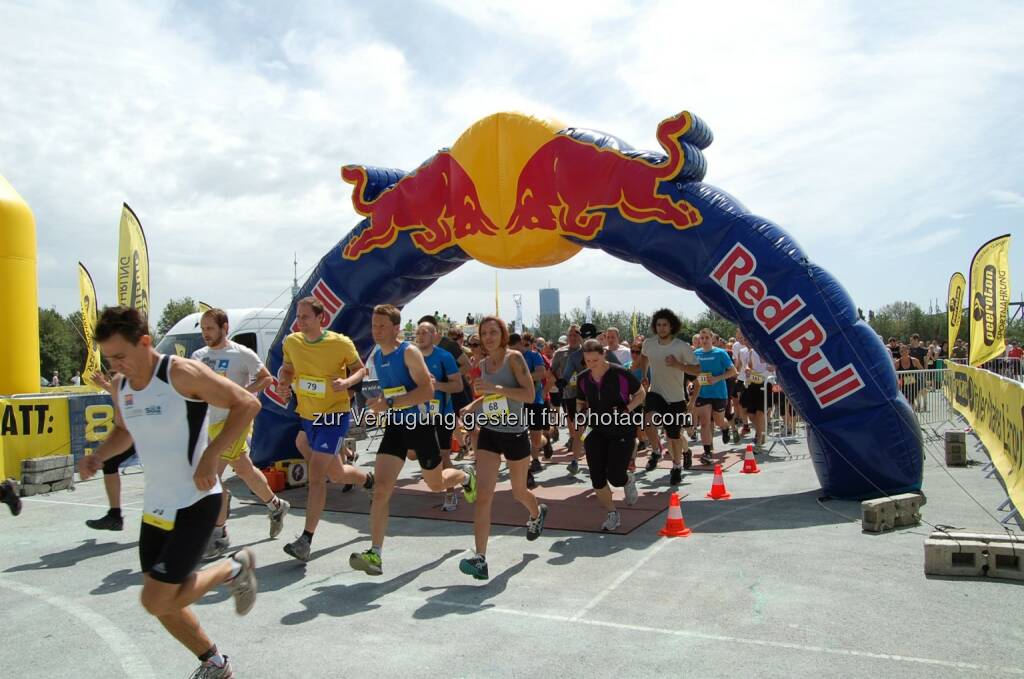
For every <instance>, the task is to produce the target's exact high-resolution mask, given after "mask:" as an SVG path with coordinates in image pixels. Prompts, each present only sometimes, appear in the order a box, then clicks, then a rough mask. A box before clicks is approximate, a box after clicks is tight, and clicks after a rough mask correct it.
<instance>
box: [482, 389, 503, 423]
mask: <svg viewBox="0 0 1024 679" xmlns="http://www.w3.org/2000/svg"><path fill="white" fill-rule="evenodd" d="M483 410H484V415H486V416H487V417H489V418H494V417H501V416H503V415H508V399H507V398H505V397H504V396H502V395H501V394H488V395H487V396H484V403H483Z"/></svg>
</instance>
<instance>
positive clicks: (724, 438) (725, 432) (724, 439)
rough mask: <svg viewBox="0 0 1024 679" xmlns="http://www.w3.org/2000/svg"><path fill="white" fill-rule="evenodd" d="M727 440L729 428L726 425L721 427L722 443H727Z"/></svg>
mask: <svg viewBox="0 0 1024 679" xmlns="http://www.w3.org/2000/svg"><path fill="white" fill-rule="evenodd" d="M728 442H729V428H728V427H722V443H728Z"/></svg>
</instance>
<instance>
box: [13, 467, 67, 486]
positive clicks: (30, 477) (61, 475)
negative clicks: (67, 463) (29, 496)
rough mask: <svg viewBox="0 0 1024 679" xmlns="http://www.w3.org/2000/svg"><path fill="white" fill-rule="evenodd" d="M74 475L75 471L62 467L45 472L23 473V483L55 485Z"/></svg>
mask: <svg viewBox="0 0 1024 679" xmlns="http://www.w3.org/2000/svg"><path fill="white" fill-rule="evenodd" d="M73 474H74V469H73V468H71V467H60V468H58V469H51V470H49V471H45V472H23V473H22V475H21V482H22V483H33V484H39V483H53V482H54V481H60V480H62V479H70V478H71V477H72V475H73Z"/></svg>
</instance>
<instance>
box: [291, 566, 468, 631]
mask: <svg viewBox="0 0 1024 679" xmlns="http://www.w3.org/2000/svg"><path fill="white" fill-rule="evenodd" d="M463 551H464V550H461V549H453V550H450V551H449V552H447V553H446V554H444V555H443V556H441V557H439V558H437V559H435V560H433V561H431V562H429V563H426V564H424V565H422V566H420V567H419V568H415V569H413V570H411V571H408V572H406V573H403V574H402V575H399V576H398V577H395V578H392V579H390V580H385V581H383V582H380V581H376V582H373V581H370V582H358V583H356V584H354V585H329V586H327V587H317V588H316V589H315V590H313V591H314V592H316V594H314V595H313V596H310V597H306V598H305V599H303V600H302V601H301V602H300V603H301V604H302V605H303V606H304V607H305V609H304V610H301V611H295V612H293V613H289V614H288V615H286V616H284V617H283V618H281V623H282V624H284V625H301V624H302V623H305V622H310V621H311V620H315V619H316V618H317V617H319V616H320V615H329V616H331V617H335V618H343V617H347V616H349V615H355V614H356V613H363V612H365V611H372V610H374V609H377V608H380V604H376V603H374V602H375V601H376V600H377V599H380V598H381V597H383V596H386V595H388V594H392V593H394V592H397V591H398V590H400V589H402V588H403V587H405V586H406V585H408V584H410V583H412V581H413V580H415V579H416V578H418V577H419V576H420V575H422V574H424V573H426V572H428V571H431V570H433V569H435V568H437V567H438V566H440V565H441V564H442V563H444V562H445V561H447V560H448V559H450V558H452V557H453V556H455V555H456V554H461V553H463Z"/></svg>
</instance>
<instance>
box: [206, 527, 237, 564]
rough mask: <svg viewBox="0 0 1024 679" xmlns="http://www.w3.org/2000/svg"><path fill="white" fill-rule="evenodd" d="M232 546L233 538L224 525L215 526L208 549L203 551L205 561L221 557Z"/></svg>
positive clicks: (207, 544) (207, 545)
mask: <svg viewBox="0 0 1024 679" xmlns="http://www.w3.org/2000/svg"><path fill="white" fill-rule="evenodd" d="M230 546H231V539H230V538H228V533H227V531H226V530H224V527H223V526H215V527H214V529H213V534H211V535H210V541H209V542H208V543H206V551H205V552H203V561H210V560H211V559H219V558H220V557H222V556H224V555H225V554H226V553H227V551H228V548H229V547H230Z"/></svg>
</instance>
